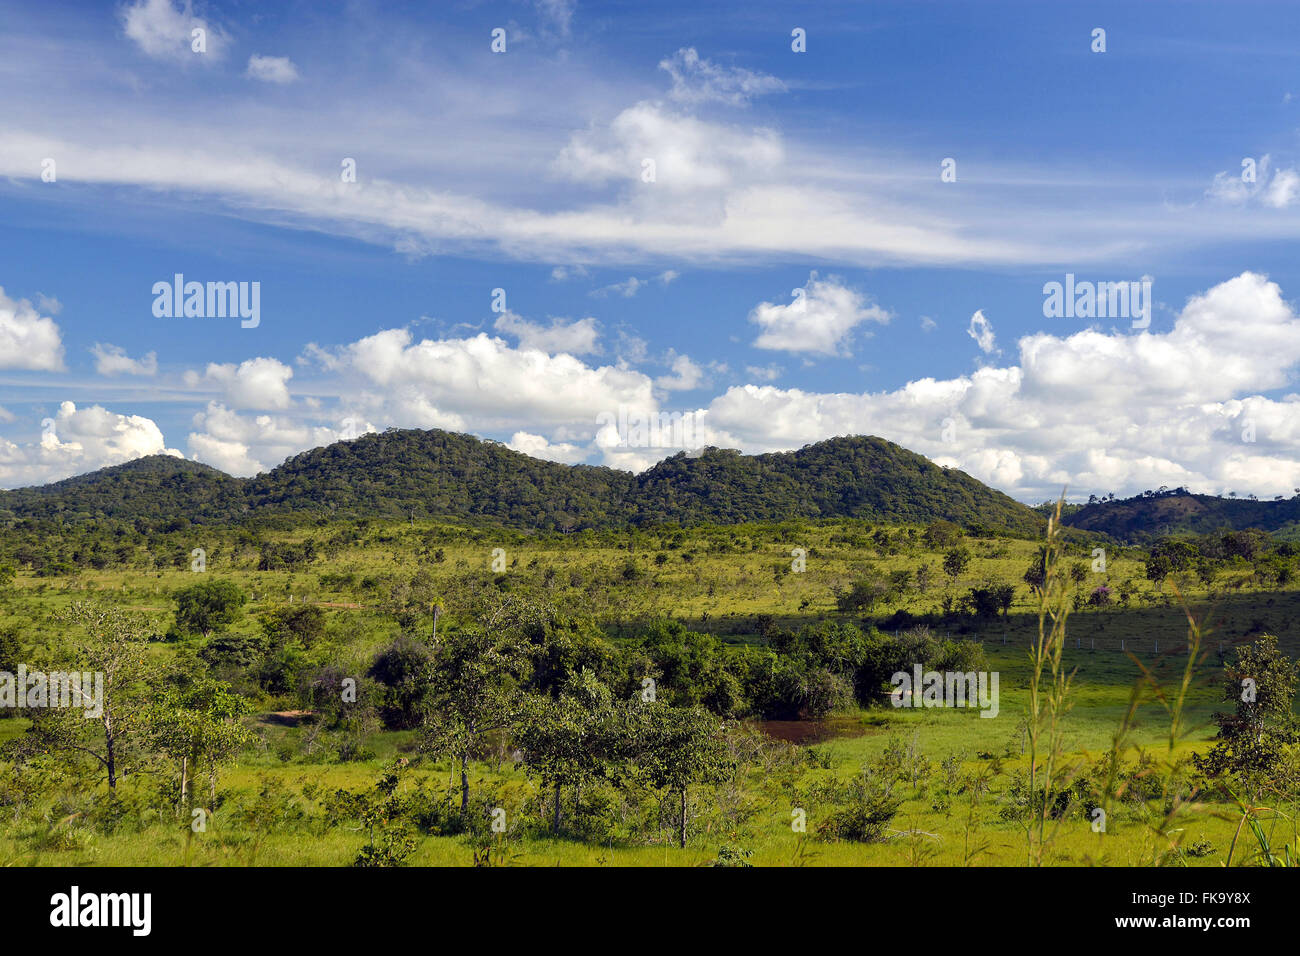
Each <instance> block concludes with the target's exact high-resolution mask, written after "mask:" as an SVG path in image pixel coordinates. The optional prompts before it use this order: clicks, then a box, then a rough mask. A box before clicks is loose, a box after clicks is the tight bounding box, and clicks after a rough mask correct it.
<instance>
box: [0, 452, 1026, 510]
mask: <svg viewBox="0 0 1300 956" xmlns="http://www.w3.org/2000/svg"><path fill="white" fill-rule="evenodd" d="M284 513H302V514H311V515H313V516H327V515H332V514H333V515H339V516H349V517H370V518H377V517H406V516H408V515H412V514H413V515H414V516H415V517H417V518H427V517H453V518H456V517H461V518H476V517H477V518H484V519H490V520H493V521H499V522H503V523H507V524H511V525H516V526H520V527H535V528H551V529H554V528H561V529H569V528H572V529H578V528H586V527H602V526H611V525H622V524H627V523H636V524H642V523H657V522H669V521H676V522H681V523H699V522H718V523H729V522H737V521H747V520H782V519H785V518H792V517H807V518H833V517H857V518H865V519H868V520H883V521H914V522H929V521H933V520H936V519H939V518H944V519H947V520H949V521H954V522H957V523H959V524H962V525H984V526H986V527H989V528H995V529H1005V530H1009V531H1012V532H1015V533H1019V534H1026V535H1033V534H1036V533H1037V532H1038V529H1039V528H1040V527H1041V525H1042V519H1041V518H1040V517H1039V516H1038V515H1036V514H1035V513H1034V512H1033V511H1031V510H1030V509H1029V508H1028V507H1026V506H1025V505H1022V504H1020V503H1019V502H1017V501H1015V500H1013V499H1012V498H1010V497H1008V496H1006V495H1004V494H1002V493H1001V492H998V491H994V490H993V489H992V488H989V487H988V486H986V485H984V484H981V483H980V482H978V481H976V480H975V479H974V478H971V477H970V476H969V475H967V474H965V473H963V472H960V471H956V470H953V469H945V468H940V467H939V466H937V465H935V464H933V463H932V462H930V461H929V460H927V459H926V458H924V457H922V456H921V455H917V454H914V453H913V452H910V451H907V450H906V449H904V448H901V447H899V446H898V445H894V444H891V443H889V442H887V441H884V440H882V439H879V438H867V437H850V438H834V439H830V440H829V441H824V442H819V443H817V444H815V445H808V446H806V447H804V448H802V449H800V450H799V451H795V452H782V453H773V454H766V455H741V454H740V453H738V452H735V451H727V450H721V449H708V450H706V451H705V452H704V453H703V454H701V455H700V456H698V457H695V458H690V457H687V456H686V455H684V454H679V455H676V456H674V457H672V458H669V459H667V460H665V461H662V462H660V463H659V464H657V465H655V466H654V467H653V468H651V469H650V470H648V471H646V472H643V473H642V474H640V475H633V474H630V473H628V472H624V471H618V470H616V469H612V468H603V467H594V466H590V465H561V464H556V463H554V462H549V461H541V460H539V459H536V458H530V457H528V456H527V455H523V454H520V453H519V452H515V451H512V450H510V449H509V448H506V447H505V446H504V445H501V444H499V443H497V442H491V441H480V440H479V439H477V438H474V437H472V436H470V435H462V434H456V433H452V432H444V431H437V430H431V431H422V430H392V431H387V432H384V433H382V434H370V435H365V436H363V437H361V438H358V439H355V440H353V441H347V442H337V443H335V444H333V445H329V446H327V447H325V448H317V449H314V450H312V451H309V452H304V453H303V454H300V455H297V456H295V457H293V458H290V459H289V460H288V461H286V462H285V463H284V464H282V465H280V466H279V467H277V468H274V469H272V470H271V471H269V472H266V473H265V474H262V475H258V476H257V477H255V478H249V479H239V478H232V477H230V476H229V475H226V474H223V473H222V472H220V471H217V470H216V469H213V468H209V467H207V466H205V465H199V464H196V463H194V462H190V461H184V460H182V459H178V458H169V457H166V456H162V455H155V456H152V457H149V458H142V459H139V460H137V461H133V462H130V463H128V464H125V465H118V466H115V467H112V468H105V469H102V470H100V471H97V472H93V473H91V474H88V475H82V476H79V477H77V478H71V479H68V480H67V481H61V482H57V483H55V484H52V485H46V486H43V487H39V488H23V489H19V490H17V491H8V492H0V518H4V519H13V518H26V517H33V518H52V517H63V518H65V519H69V520H75V519H84V518H90V517H111V518H116V519H120V520H134V519H145V520H148V521H150V522H151V523H156V522H159V521H170V520H178V519H181V518H185V519H188V520H190V521H194V522H199V523H211V522H224V521H236V520H240V519H241V518H244V517H248V516H252V515H263V514H267V515H269V514H284Z"/></svg>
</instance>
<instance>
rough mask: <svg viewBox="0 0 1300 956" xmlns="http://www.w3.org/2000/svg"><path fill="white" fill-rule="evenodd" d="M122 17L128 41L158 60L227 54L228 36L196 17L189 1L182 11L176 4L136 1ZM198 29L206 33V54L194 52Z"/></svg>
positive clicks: (166, 0)
mask: <svg viewBox="0 0 1300 956" xmlns="http://www.w3.org/2000/svg"><path fill="white" fill-rule="evenodd" d="M119 14H120V16H121V19H122V28H123V30H124V31H125V33H126V35H127V37H128V38H129V39H131V40H133V41H134V42H135V45H136V46H138V47H139V48H140V50H141V51H143V52H144V53H145V55H147V56H150V57H153V58H154V59H155V60H172V61H177V62H190V61H194V60H198V61H203V60H211V59H217V58H219V57H220V56H221V55H222V54H223V53H224V51H225V48H226V34H225V32H224V31H223V30H222V29H221V28H220V27H218V26H216V25H215V24H212V23H210V22H208V21H207V20H205V19H204V18H203V17H200V16H196V15H195V13H194V7H193V4H192V3H191V2H190V0H185V3H184V4H183V5H182V6H181V7H179V8H177V7H176V6H175V5H174V4H173V3H172V0H136V2H135V3H128V4H126V5H125V6H123V7H122V8H121V10H120V11H119ZM196 29H198V30H203V31H204V34H205V37H204V43H205V46H206V52H203V53H196V52H195V51H194V49H193V39H194V34H193V31H194V30H196Z"/></svg>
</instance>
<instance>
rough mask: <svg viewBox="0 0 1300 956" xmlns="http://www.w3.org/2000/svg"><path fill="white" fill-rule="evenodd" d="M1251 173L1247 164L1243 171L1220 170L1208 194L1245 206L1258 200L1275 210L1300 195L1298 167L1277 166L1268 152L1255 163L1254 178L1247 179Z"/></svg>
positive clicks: (1226, 201) (1221, 200) (1288, 204)
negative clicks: (1277, 167)
mask: <svg viewBox="0 0 1300 956" xmlns="http://www.w3.org/2000/svg"><path fill="white" fill-rule="evenodd" d="M1247 175H1248V169H1247V168H1245V167H1243V169H1242V170H1241V171H1240V172H1235V173H1229V172H1227V171H1226V170H1225V171H1223V172H1219V173H1216V174H1215V176H1214V181H1213V182H1212V183H1211V184H1210V187H1209V188H1208V189H1207V190H1206V191H1205V194H1206V196H1208V197H1209V198H1210V199H1213V200H1215V201H1217V202H1221V203H1226V204H1228V205H1234V206H1241V205H1245V204H1247V203H1250V202H1254V201H1257V202H1259V203H1261V204H1263V205H1265V206H1268V207H1270V208H1272V209H1285V208H1287V207H1288V206H1290V205H1291V204H1292V203H1294V202H1295V201H1296V199H1297V197H1300V172H1297V171H1296V169H1295V168H1294V167H1288V168H1285V169H1275V168H1274V167H1273V158H1272V156H1269V155H1268V154H1265V155H1264V156H1261V157H1260V159H1259V161H1258V162H1255V163H1254V166H1253V178H1251V179H1250V180H1249V181H1248V180H1247V179H1246V178H1243V177H1245V176H1247Z"/></svg>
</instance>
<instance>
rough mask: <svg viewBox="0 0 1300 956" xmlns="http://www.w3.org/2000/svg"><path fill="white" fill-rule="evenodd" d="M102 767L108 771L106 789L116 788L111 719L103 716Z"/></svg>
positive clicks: (115, 754) (115, 755) (115, 752)
mask: <svg viewBox="0 0 1300 956" xmlns="http://www.w3.org/2000/svg"><path fill="white" fill-rule="evenodd" d="M104 766H105V768H106V769H107V770H108V787H109V789H110V790H114V789H116V788H117V751H116V750H115V749H114V747H113V718H111V717H109V716H108V715H107V714H106V715H105V716H104Z"/></svg>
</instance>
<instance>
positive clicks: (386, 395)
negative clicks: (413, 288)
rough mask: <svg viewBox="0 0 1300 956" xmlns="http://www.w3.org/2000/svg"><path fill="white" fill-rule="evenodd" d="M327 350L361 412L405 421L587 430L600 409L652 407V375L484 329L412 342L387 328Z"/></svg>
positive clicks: (445, 425) (402, 331)
mask: <svg viewBox="0 0 1300 956" xmlns="http://www.w3.org/2000/svg"><path fill="white" fill-rule="evenodd" d="M332 354H333V356H334V361H335V362H336V363H337V367H338V368H339V369H340V370H341V371H342V372H344V373H345V374H350V375H353V376H356V377H358V378H359V380H360V383H361V385H362V386H363V387H364V389H365V391H364V394H365V396H366V401H367V402H369V404H368V405H367V406H366V407H365V408H364V410H365V411H366V413H367V414H370V415H371V417H372V418H374V419H375V420H377V421H385V422H394V423H400V424H403V425H405V426H407V427H412V426H415V427H424V428H429V427H433V428H453V429H462V430H464V429H465V428H466V427H467V425H466V423H468V422H472V423H474V424H473V426H472V427H473V428H474V430H475V431H478V432H480V433H487V432H492V431H503V430H507V429H524V428H527V427H529V426H530V425H531V427H532V429H533V430H536V429H537V428H538V427H539V426H547V427H550V426H575V425H581V424H582V423H591V424H589V425H588V426H587V428H588V430H589V431H590V430H592V429H594V420H595V415H596V414H597V413H598V412H599V411H600V410H602V409H616V408H617V407H618V406H619V405H620V404H621V403H626V404H635V405H638V406H640V407H649V406H651V405H652V399H651V392H652V385H651V381H650V379H649V378H647V377H646V376H645V375H642V374H641V373H639V372H634V371H630V370H628V369H624V368H617V367H613V366H602V367H599V368H593V367H591V366H589V365H587V364H585V363H584V362H583V361H581V360H580V359H578V358H576V357H574V356H573V355H571V354H569V353H563V352H562V353H560V354H557V355H550V354H547V353H546V352H544V351H541V350H538V349H532V348H512V347H511V346H510V345H508V344H507V343H506V342H505V341H504V340H503V339H500V338H492V337H489V336H488V335H485V334H479V335H477V336H474V337H473V338H466V339H437V340H433V339H423V340H421V341H419V342H415V341H413V340H412V338H411V333H410V332H409V331H407V330H405V329H388V330H386V331H383V332H377V333H375V334H374V335H371V336H367V337H366V338H363V339H361V340H360V341H357V342H354V343H352V344H350V345H347V346H344V347H342V348H340V349H336V350H333V353H332ZM376 388H377V389H379V390H380V391H379V392H375V391H374V389H376Z"/></svg>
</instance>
